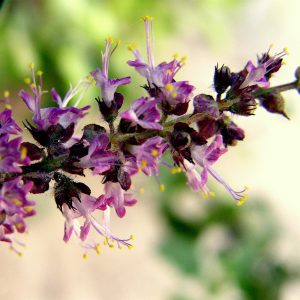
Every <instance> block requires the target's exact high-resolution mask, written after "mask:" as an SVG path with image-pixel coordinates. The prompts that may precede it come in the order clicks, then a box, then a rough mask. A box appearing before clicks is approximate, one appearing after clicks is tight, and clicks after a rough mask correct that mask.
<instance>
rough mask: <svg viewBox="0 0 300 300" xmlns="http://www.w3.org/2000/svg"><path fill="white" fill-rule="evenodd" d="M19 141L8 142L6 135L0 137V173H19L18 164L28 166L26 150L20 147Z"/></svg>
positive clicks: (16, 139) (19, 138)
mask: <svg viewBox="0 0 300 300" xmlns="http://www.w3.org/2000/svg"><path fill="white" fill-rule="evenodd" d="M21 141H22V138H21V137H17V138H15V139H12V140H9V136H8V134H4V135H2V136H0V172H8V173H10V172H11V173H20V172H22V169H21V168H20V167H19V166H18V165H19V164H21V165H28V164H30V159H29V158H28V157H27V151H26V148H24V147H23V148H22V147H20V145H21Z"/></svg>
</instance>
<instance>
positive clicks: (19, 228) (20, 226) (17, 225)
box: [15, 223, 24, 230]
mask: <svg viewBox="0 0 300 300" xmlns="http://www.w3.org/2000/svg"><path fill="white" fill-rule="evenodd" d="M15 226H16V228H17V230H23V229H24V224H23V223H17V224H15Z"/></svg>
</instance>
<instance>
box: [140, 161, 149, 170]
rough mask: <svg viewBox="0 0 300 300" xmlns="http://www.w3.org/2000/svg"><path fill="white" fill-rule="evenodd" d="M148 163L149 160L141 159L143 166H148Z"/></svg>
mask: <svg viewBox="0 0 300 300" xmlns="http://www.w3.org/2000/svg"><path fill="white" fill-rule="evenodd" d="M147 165H148V162H147V161H146V160H142V161H141V166H142V167H143V168H145V167H147Z"/></svg>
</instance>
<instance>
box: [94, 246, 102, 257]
mask: <svg viewBox="0 0 300 300" xmlns="http://www.w3.org/2000/svg"><path fill="white" fill-rule="evenodd" d="M100 248H101V246H100V244H97V245H96V248H95V250H96V253H97V254H98V255H99V254H100V253H101V250H100Z"/></svg>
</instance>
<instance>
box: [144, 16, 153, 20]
mask: <svg viewBox="0 0 300 300" xmlns="http://www.w3.org/2000/svg"><path fill="white" fill-rule="evenodd" d="M142 19H143V20H144V21H146V20H153V17H151V16H144V17H143V18H142Z"/></svg>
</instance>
